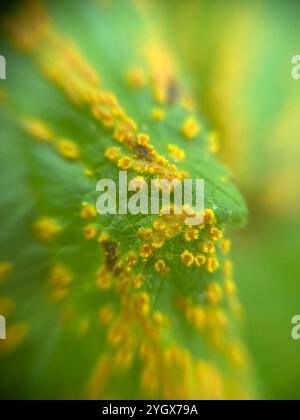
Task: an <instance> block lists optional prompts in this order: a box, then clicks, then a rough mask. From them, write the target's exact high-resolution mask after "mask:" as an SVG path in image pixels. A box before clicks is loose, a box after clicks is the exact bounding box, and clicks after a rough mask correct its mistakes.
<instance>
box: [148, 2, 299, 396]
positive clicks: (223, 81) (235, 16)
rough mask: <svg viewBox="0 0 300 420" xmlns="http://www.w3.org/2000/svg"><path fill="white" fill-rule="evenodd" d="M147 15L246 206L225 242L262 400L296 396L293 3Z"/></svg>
mask: <svg viewBox="0 0 300 420" xmlns="http://www.w3.org/2000/svg"><path fill="white" fill-rule="evenodd" d="M155 6H156V7H155V8H153V12H154V13H156V15H157V16H156V18H157V20H158V21H160V20H163V22H162V23H163V25H162V26H164V27H165V32H166V35H167V36H168V37H169V40H170V41H171V45H173V48H174V50H175V53H176V54H177V58H178V61H179V62H184V63H185V65H186V69H187V71H188V72H189V73H190V74H191V75H192V84H193V86H194V91H196V92H197V97H196V99H197V100H198V102H199V104H198V106H199V108H200V109H201V110H202V111H203V112H204V115H205V116H206V118H207V120H208V122H209V123H210V124H211V126H212V127H215V128H216V129H217V130H218V132H219V134H220V152H219V154H220V158H221V159H222V160H223V161H224V162H225V163H227V164H228V166H229V167H230V168H231V169H232V171H233V173H234V176H235V178H236V182H237V183H238V184H239V186H240V188H241V190H242V192H243V193H244V195H245V197H246V199H247V201H248V205H249V208H250V220H249V224H248V226H247V228H246V229H245V230H244V231H243V232H241V231H239V232H232V234H233V235H234V241H233V243H234V256H235V262H236V280H237V282H238V284H239V289H240V295H241V298H242V302H243V304H244V307H245V309H246V326H247V328H246V334H247V336H246V340H247V341H248V345H249V348H250V350H251V351H252V355H253V358H254V360H255V363H256V365H257V370H258V374H259V377H260V378H261V380H262V389H263V393H264V397H266V398H275V399H287V398H292V399H299V397H300V342H299V341H293V340H292V338H291V329H292V326H291V319H292V317H293V316H294V315H295V314H299V313H300V266H299V258H298V254H299V235H300V223H299V209H300V197H299V186H298V180H299V175H300V168H299V156H300V153H299V152H300V141H299V140H300V118H299V114H300V80H298V81H297V80H293V79H292V77H291V69H292V64H291V60H292V57H293V56H294V55H297V54H300V42H299V40H300V25H299V18H300V4H299V3H298V2H293V1H291V2H279V1H278V2H276V1H260V2H256V1H253V2H243V1H230V2H224V1H214V2H210V1H199V0H189V1H172V2H170V1H159V2H155Z"/></svg>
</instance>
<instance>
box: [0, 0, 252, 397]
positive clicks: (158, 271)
mask: <svg viewBox="0 0 300 420" xmlns="http://www.w3.org/2000/svg"><path fill="white" fill-rule="evenodd" d="M47 7H48V9H47V11H44V8H43V7H42V8H40V6H39V5H36V6H34V7H33V6H32V8H31V9H28V8H27V9H26V7H25V8H24V9H23V10H21V11H19V12H18V11H16V12H15V14H13V15H12V16H11V17H9V18H7V20H6V21H5V23H4V24H3V28H4V30H5V33H6V35H7V38H6V39H5V41H2V45H3V50H4V52H5V53H6V57H7V61H8V63H9V77H8V79H7V81H6V82H5V84H3V85H1V88H3V95H2V101H1V102H2V104H1V116H0V137H1V145H0V148H1V150H0V161H1V162H0V164H1V180H0V182H1V192H2V193H1V209H0V215H1V219H0V220H1V222H0V229H1V232H2V235H1V240H0V251H1V253H0V255H1V258H0V261H1V262H0V281H1V280H2V281H1V289H0V292H1V297H0V313H2V312H3V313H4V314H5V315H6V316H7V319H8V329H7V336H8V339H7V340H6V341H3V342H0V357H1V358H2V357H3V362H2V360H1V359H0V360H1V361H0V372H1V377H2V378H4V379H3V381H1V394H2V395H5V396H17V397H25V398H31V397H48V398H49V397H55V398H57V397H58V398H67V397H71V398H80V397H86V398H171V399H175V398H203V399H205V398H212V399H214V398H216V399H219V398H245V397H252V396H253V395H254V391H253V379H252V367H251V362H250V361H249V358H248V356H247V351H246V349H245V348H244V346H243V344H242V341H241V338H240V331H239V326H238V324H239V322H238V320H239V318H241V317H242V308H241V305H240V303H239V300H238V297H237V295H236V293H235V290H234V289H235V287H234V282H233V279H232V269H231V262H230V260H228V256H227V249H226V248H228V244H229V243H228V241H225V240H224V239H222V238H221V236H223V235H224V229H225V227H226V225H242V224H244V223H245V221H246V218H247V210H246V207H245V204H244V202H243V199H242V197H241V195H240V193H239V192H238V190H237V189H236V187H235V186H234V184H233V183H232V181H231V180H230V173H229V172H228V170H226V169H224V168H223V167H222V165H221V164H219V163H218V162H217V161H216V159H215V158H214V157H213V156H212V155H211V153H210V150H211V148H212V146H214V143H212V133H211V130H209V129H208V127H207V126H206V124H205V122H204V120H203V118H202V117H201V116H200V115H199V114H198V113H197V111H196V110H195V109H193V110H191V109H190V102H191V99H190V93H187V92H188V90H187V88H186V86H184V85H182V84H181V82H180V78H178V71H177V70H176V66H173V59H172V58H171V56H170V58H169V56H168V54H169V52H167V50H166V48H165V46H164V45H163V43H162V41H161V39H160V38H159V37H158V32H157V28H156V27H155V26H154V22H153V21H152V20H151V18H149V17H145V14H144V13H145V11H144V12H143V11H141V10H140V8H139V7H138V8H136V7H135V6H133V5H131V6H130V7H129V6H128V2H125V1H120V2H115V3H112V4H110V3H108V4H106V3H105V4H103V5H99V2H96V1H95V2H91V3H89V4H88V5H87V4H84V3H83V2H80V1H73V2H72V7H70V2H69V1H64V2H60V3H59V5H58V4H57V3H52V4H50V2H49V3H47ZM48 16H51V18H52V19H51V20H49V21H48ZM151 28H152V29H151ZM151 30H152V31H153V32H154V33H155V37H150V38H149V34H151ZM154 38H157V41H156V40H155V42H154ZM67 39H68V40H72V44H71V43H70V42H69V41H67ZM149 39H150V41H151V42H149ZM87 62H89V63H90V64H89V65H88V64H86V63H87ZM128 72H129V73H128ZM96 75H100V77H101V82H98V81H97V80H96V79H97V77H96ZM108 91H109V92H110V93H109V94H108V93H107V92H108ZM111 92H112V93H113V95H114V96H112V94H111ZM187 101H188V102H189V104H188V105H189V110H187V104H186V103H187ZM120 107H122V111H121V108H120ZM153 112H155V113H156V114H155V116H156V117H153ZM128 118H130V119H132V120H133V121H134V122H135V123H136V124H137V127H138V130H137V131H135V130H134V129H133V128H132V127H133V123H131V122H128ZM189 118H191V120H188V119H189ZM159 119H162V120H161V121H160V120H159ZM130 121H131V120H130ZM187 121H190V125H191V127H186V130H185V135H184V133H183V131H184V125H185V124H187ZM124 123H126V124H127V128H126V130H127V131H126V130H125V135H127V136H129V135H130V136H129V137H128V141H127V144H126V140H123V139H122V136H120V133H119V135H116V130H117V129H118V128H120V127H123V126H122V124H124ZM128 127H129V128H128ZM193 130H195V132H194V133H193ZM139 133H145V134H146V135H147V136H149V138H150V142H151V144H152V145H153V147H154V150H155V154H153V155H151V150H152V149H150V148H147V147H148V146H142V147H141V146H139V145H138V140H137V139H138V138H139V137H138V135H139ZM189 134H190V135H191V136H192V137H193V139H188V138H187V137H188V136H189ZM116 137H118V138H119V141H118V140H117V139H116ZM170 145H173V146H174V145H175V146H176V147H177V148H176V149H175V152H174V148H173V157H174V153H175V155H176V156H177V159H178V160H180V159H181V158H182V152H184V154H185V159H184V161H182V162H180V161H179V162H174V164H175V165H176V166H175V167H174V168H170V167H169V165H170V164H173V162H172V156H171V157H170V156H169V150H170V147H169V146H170ZM112 147H113V148H117V149H111V148H112ZM109 148H110V149H109ZM116 150H117V151H118V153H119V154H120V156H119V157H118V159H116V160H114V159H109V158H108V156H109V155H110V154H111V153H115V152H116ZM109 151H110V153H109ZM122 156H128V157H129V158H130V164H131V167H130V169H129V171H128V173H129V177H130V179H132V178H134V177H136V176H141V175H142V176H144V177H145V178H146V179H147V180H150V179H152V178H156V177H161V176H162V174H165V175H170V174H172V173H174V172H175V174H177V175H178V176H183V175H184V173H185V172H188V174H189V176H190V177H191V178H193V179H195V178H203V179H204V180H205V197H206V203H205V204H206V208H207V209H208V211H207V213H206V219H205V225H204V226H201V227H199V228H198V227H197V228H195V229H191V228H187V227H186V225H185V223H184V219H183V218H182V217H181V218H180V217H178V216H176V215H171V216H169V217H168V216H150V215H147V216H144V215H138V216H134V215H131V214H127V215H105V216H103V215H102V216H99V215H97V214H96V212H95V203H96V200H97V197H98V193H96V183H97V181H98V180H99V179H100V178H104V177H109V178H111V179H114V180H117V179H118V172H119V169H120V167H121V168H123V169H125V168H124V162H122ZM176 156H175V157H176ZM164 157H166V158H167V159H169V162H166V161H165V160H164ZM147 168H148V169H147ZM149 168H150V169H149ZM185 176H187V174H186V175H185ZM147 234H148V235H149V238H148V237H147ZM215 239H216V240H215ZM203 257H204V258H203ZM202 258H203V261H202ZM204 260H205V262H204ZM17 369H18V370H17ZM19 374H21V375H22V381H21V382H20V381H19V380H18V375H19Z"/></svg>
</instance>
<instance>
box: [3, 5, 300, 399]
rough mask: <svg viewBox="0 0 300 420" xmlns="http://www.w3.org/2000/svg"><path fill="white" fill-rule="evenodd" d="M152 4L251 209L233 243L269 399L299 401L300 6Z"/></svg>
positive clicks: (250, 339) (248, 331)
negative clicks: (294, 72) (297, 67)
mask: <svg viewBox="0 0 300 420" xmlns="http://www.w3.org/2000/svg"><path fill="white" fill-rule="evenodd" d="M105 1H109V0H105ZM111 1H113V0H111ZM116 1H118V0H116ZM128 1H129V0H128ZM146 3H148V5H149V10H150V13H152V14H153V15H154V16H153V20H155V21H156V22H157V25H158V26H159V28H160V31H161V32H163V35H164V36H165V37H166V38H167V40H168V44H169V45H170V46H171V48H172V50H173V51H172V52H173V54H174V55H175V57H176V59H177V62H178V63H181V64H182V66H181V67H182V69H183V71H184V72H185V73H184V74H183V75H182V76H183V78H184V79H188V80H189V82H190V84H191V86H192V90H193V92H194V93H195V99H196V102H197V106H198V108H199V111H200V114H201V115H203V116H204V117H205V119H206V121H207V123H208V125H209V126H210V127H212V128H214V129H216V130H217V132H218V133H219V138H220V141H219V146H220V148H219V151H218V156H219V159H220V160H221V161H222V162H224V163H225V164H226V165H227V166H228V167H229V168H230V169H231V170H232V173H233V175H234V179H235V183H236V184H237V185H238V186H239V188H240V190H241V191H242V193H243V195H244V196H245V198H246V201H247V204H248V207H249V223H248V225H247V226H246V227H245V228H244V229H243V230H233V231H232V232H230V236H231V237H233V253H234V255H233V257H234V260H235V267H236V281H237V282H238V287H239V294H240V297H241V301H242V303H243V305H244V308H245V314H246V325H245V338H246V342H247V345H248V347H249V349H250V352H251V354H252V357H253V359H254V363H255V365H256V369H257V377H258V378H259V381H260V383H261V396H262V397H263V398H270V399H299V398H300V341H294V340H292V338H291V330H292V323H291V320H292V317H293V316H294V315H296V314H300V264H299V257H298V254H299V237H300V220H299V210H300V190H299V186H298V180H299V175H300V167H299V156H300V116H299V114H300V80H293V79H292V77H291V69H292V63H291V60H292V57H293V56H294V55H297V54H300V24H299V22H300V4H299V2H298V1H288V2H283V1H276V0H272V1H271V0H270V1H267V0H261V1H242V0H240V1H236V0H230V1H227V2H224V0H214V1H211V0H205V1H202V0H148V1H147V2H146ZM32 357H33V356H32ZM68 368H70V367H69V366H68ZM72 368H73V366H72ZM17 370H18V367H17V366H16V371H17ZM70 371H71V368H70ZM69 373H70V372H69ZM0 380H1V378H0Z"/></svg>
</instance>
